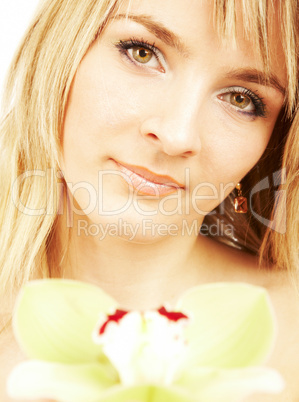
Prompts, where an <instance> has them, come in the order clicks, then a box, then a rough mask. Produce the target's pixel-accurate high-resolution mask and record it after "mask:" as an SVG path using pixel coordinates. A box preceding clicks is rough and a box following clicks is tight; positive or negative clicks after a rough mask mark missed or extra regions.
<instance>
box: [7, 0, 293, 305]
mask: <svg viewBox="0 0 299 402" xmlns="http://www.w3.org/2000/svg"><path fill="white" fill-rule="evenodd" d="M235 3H238V4H240V3H239V2H238V1H235V0H214V7H215V22H216V24H217V27H218V29H219V32H220V34H221V35H222V36H223V38H231V32H232V30H231V27H235V21H236V4H235ZM117 6H119V2H118V1H117V0H84V1H72V0H69V1H66V0H44V1H42V2H41V3H40V6H39V8H38V10H37V12H36V15H35V17H34V19H33V21H32V24H31V26H30V28H29V29H28V31H27V32H26V34H25V36H24V39H23V41H22V43H21V45H20V47H19V49H18V51H17V53H16V55H15V57H14V60H13V62H12V64H11V68H10V72H9V75H8V77H7V85H6V90H5V94H4V98H3V102H2V104H3V107H4V108H3V117H2V119H1V123H0V133H1V147H2V150H1V155H2V156H1V162H0V163H1V167H0V175H1V204H0V217H1V218H0V219H1V228H0V244H1V255H0V269H1V273H0V281H1V288H2V291H3V292H4V294H5V295H6V296H7V295H10V294H13V292H14V291H17V290H18V288H19V287H20V286H22V285H23V284H24V283H25V282H26V281H27V280H29V279H30V278H33V277H35V276H39V277H50V276H51V275H53V271H51V266H50V265H51V264H49V261H50V260H51V252H52V251H53V247H52V246H51V244H52V241H54V240H53V238H54V237H55V223H56V217H57V206H56V205H54V204H55V203H53V200H56V197H57V195H56V194H55V192H56V189H57V185H58V184H59V183H60V181H61V179H60V178H59V177H57V175H56V172H57V171H58V170H59V159H60V133H61V129H62V125H63V119H64V113H65V109H66V104H67V99H68V94H69V91H70V87H71V83H72V81H73V78H74V75H75V73H76V70H77V68H78V65H79V63H80V61H81V60H82V58H83V56H84V55H85V54H86V52H87V50H88V48H89V47H90V45H91V44H92V43H93V41H94V40H95V38H96V37H97V35H98V34H99V32H100V31H101V30H102V29H103V28H104V26H105V24H106V22H107V20H108V18H109V17H110V16H111V14H112V13H113V12H114V11H115V9H116V7H117ZM242 7H243V15H244V26H245V31H246V32H247V33H249V32H250V33H251V34H252V32H254V38H255V39H254V40H255V41H256V43H257V44H258V48H259V50H260V54H261V56H262V58H263V60H264V63H265V66H266V67H267V65H268V64H267V63H268V61H269V60H268V59H269V57H268V41H267V1H266V0H260V1H256V0H243V1H242ZM279 12H280V18H281V32H282V38H283V44H284V51H285V56H286V60H287V62H286V65H287V74H288V88H287V104H286V110H287V116H288V119H289V120H290V119H292V116H293V115H294V114H295V111H296V110H297V103H296V94H297V88H298V85H297V84H298V63H297V53H298V44H297V38H298V32H297V31H296V29H297V26H298V23H297V14H298V12H297V1H293V0H285V1H283V2H280V9H279ZM233 32H234V29H233ZM298 124H299V119H298V116H296V118H295V119H294V122H293V124H292V128H291V130H290V133H289V138H288V140H287V143H286V146H285V155H288V158H287V157H285V158H284V166H285V167H286V168H287V184H286V188H287V205H288V207H287V219H288V222H289V223H288V229H287V230H288V232H287V235H285V236H284V235H279V234H277V233H276V232H273V231H271V230H270V229H269V230H268V232H267V234H266V236H265V241H264V243H263V245H262V249H261V250H262V255H264V256H265V255H267V256H268V258H269V260H271V261H272V262H273V261H274V262H277V264H278V266H279V267H280V268H288V269H290V270H291V269H293V270H295V268H296V267H297V266H298V253H297V249H296V247H297V246H296V244H298V218H297V215H296V214H297V210H296V202H295V200H296V198H297V199H298V187H299V186H298V136H297V135H296V133H297V131H298ZM296 147H297V148H296ZM296 149H297V154H296ZM278 163H280V162H279V161H278ZM7 166H10V169H9V170H8V169H7ZM277 167H278V168H279V165H278V166H277ZM37 169H38V170H39V171H40V176H35V177H34V179H33V180H31V179H28V178H26V176H23V179H22V180H17V178H18V177H21V178H22V176H20V175H22V174H25V175H26V174H28V173H26V172H30V171H33V170H35V171H36V170H37ZM47 169H48V170H49V169H54V172H55V173H54V174H50V176H51V179H50V180H45V174H46V172H47ZM43 172H44V173H43ZM16 180H17V181H16ZM46 195H47V198H46ZM13 196H14V199H17V200H19V204H18V205H14V203H13V202H12V197H13ZM22 204H23V206H24V205H26V206H27V207H29V208H31V210H32V211H33V210H40V209H43V208H44V210H45V212H44V213H43V214H42V215H41V214H40V215H39V216H38V215H36V216H35V215H33V214H26V213H23V212H22V211H20V210H21V209H22V208H23V206H22ZM280 205H283V202H282V201H281V204H280ZM16 207H17V208H16ZM49 209H50V210H51V211H52V213H47V210H49ZM282 212H283V211H282ZM282 212H281V213H282ZM250 224H251V223H249V225H250ZM272 232H273V233H272ZM252 236H253V237H254V235H252ZM296 242H297V243H296ZM8 308H9V307H8Z"/></svg>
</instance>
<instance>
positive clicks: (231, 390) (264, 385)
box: [176, 367, 285, 402]
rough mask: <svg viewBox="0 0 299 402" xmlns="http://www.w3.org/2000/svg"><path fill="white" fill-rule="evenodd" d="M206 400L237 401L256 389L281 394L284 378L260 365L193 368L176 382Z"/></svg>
mask: <svg viewBox="0 0 299 402" xmlns="http://www.w3.org/2000/svg"><path fill="white" fill-rule="evenodd" d="M176 384H177V385H179V386H182V387H184V388H187V389H188V390H189V391H190V392H192V393H194V395H196V396H197V398H198V399H197V400H200V401H209V402H235V401H240V400H242V398H245V397H247V396H249V395H251V394H254V393H257V392H266V393H275V394H276V393H280V392H281V391H282V390H283V389H284V385H285V384H284V381H283V379H282V377H281V376H280V374H279V373H278V372H276V371H275V370H272V369H268V368H263V367H250V368H243V369H235V370H233V369H229V370H217V369H209V368H206V369H205V368H195V369H193V370H190V371H189V372H187V373H185V374H184V375H183V376H182V378H181V379H180V380H179V381H177V383H176Z"/></svg>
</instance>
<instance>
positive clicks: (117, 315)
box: [99, 310, 128, 335]
mask: <svg viewBox="0 0 299 402" xmlns="http://www.w3.org/2000/svg"><path fill="white" fill-rule="evenodd" d="M126 314H128V311H125V310H115V312H114V313H113V314H111V315H108V316H107V317H108V318H107V320H106V321H105V322H104V324H103V325H102V326H101V328H100V329H99V335H103V333H104V332H105V329H106V327H107V325H108V324H109V322H116V323H118V322H119V321H120V320H121V319H122V318H123V317H124V316H125V315H126Z"/></svg>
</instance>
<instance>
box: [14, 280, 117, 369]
mask: <svg viewBox="0 0 299 402" xmlns="http://www.w3.org/2000/svg"><path fill="white" fill-rule="evenodd" d="M116 307H117V303H116V301H114V300H113V299H112V298H111V297H109V296H108V295H106V294H105V293H104V292H103V291H102V290H101V289H100V288H99V287H96V286H93V285H90V284H87V283H83V282H79V281H71V280H63V281H62V280H59V279H57V280H56V279H50V280H41V281H40V280H39V281H33V282H29V283H28V284H27V285H26V286H25V287H24V288H23V289H22V291H21V292H20V295H19V298H18V301H17V303H16V311H15V315H14V320H13V327H14V333H15V336H16V339H17V341H18V343H19V345H20V347H21V348H22V349H23V351H24V352H25V353H26V354H27V355H28V356H29V357H31V358H33V359H40V360H46V361H53V362H54V361H55V362H60V363H92V362H97V361H99V359H102V360H103V361H105V360H106V362H107V359H106V357H105V356H104V355H103V354H102V349H101V346H99V345H96V344H95V343H94V342H93V339H92V332H93V330H94V327H95V324H96V322H97V321H98V319H99V314H100V313H101V312H103V313H105V314H106V313H107V312H110V311H113V310H114V309H115V308H116Z"/></svg>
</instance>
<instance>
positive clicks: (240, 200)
mask: <svg viewBox="0 0 299 402" xmlns="http://www.w3.org/2000/svg"><path fill="white" fill-rule="evenodd" d="M241 188H242V184H241V183H238V184H237V185H236V189H237V190H238V196H237V197H236V198H235V201H234V206H235V212H237V213H238V214H246V212H247V198H246V197H243V195H242V190H241Z"/></svg>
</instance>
